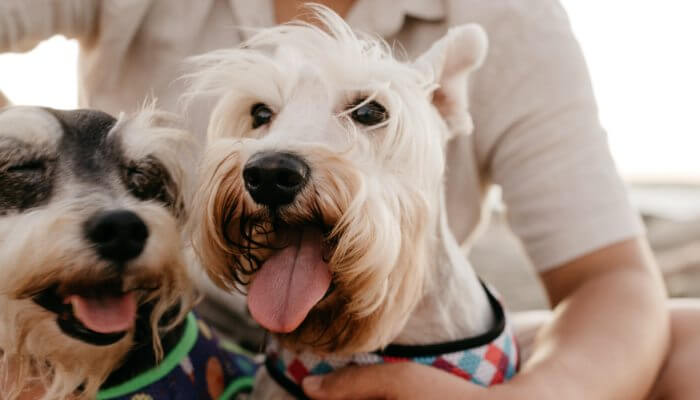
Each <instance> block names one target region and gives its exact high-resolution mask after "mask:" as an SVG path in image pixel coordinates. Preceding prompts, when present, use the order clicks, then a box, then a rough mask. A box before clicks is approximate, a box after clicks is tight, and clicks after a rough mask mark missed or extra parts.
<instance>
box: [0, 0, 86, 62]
mask: <svg viewBox="0 0 700 400" xmlns="http://www.w3.org/2000/svg"><path fill="white" fill-rule="evenodd" d="M98 9H99V1H98V0H2V1H0V52H7V51H13V52H22V51H28V50H31V49H32V48H33V47H34V46H36V45H37V44H38V43H39V42H40V41H42V40H45V39H47V38H49V37H51V36H53V35H64V36H66V37H68V38H71V39H79V40H83V39H86V38H87V37H88V36H89V35H91V34H92V33H93V32H94V31H95V27H96V25H97V23H96V21H97V18H98Z"/></svg>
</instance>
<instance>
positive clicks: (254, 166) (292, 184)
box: [243, 152, 309, 207]
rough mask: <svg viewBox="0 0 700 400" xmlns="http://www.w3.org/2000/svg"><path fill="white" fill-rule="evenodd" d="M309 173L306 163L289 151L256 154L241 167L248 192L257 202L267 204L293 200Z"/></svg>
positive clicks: (275, 204) (280, 204) (271, 205)
mask: <svg viewBox="0 0 700 400" xmlns="http://www.w3.org/2000/svg"><path fill="white" fill-rule="evenodd" d="M308 176H309V166H308V164H306V162H304V160H303V159H301V158H300V157H298V156H296V155H294V154H289V153H278V152H264V153H257V154H255V155H253V156H252V157H251V158H250V160H248V162H247V163H246V164H245V167H244V168H243V180H244V181H245V187H246V189H247V190H248V193H250V195H251V196H252V197H253V200H255V202H256V203H258V204H263V205H266V206H270V207H276V206H282V205H285V204H289V203H291V202H292V201H294V198H295V197H296V196H297V194H299V192H300V191H301V189H303V188H304V185H305V184H306V181H307V179H308Z"/></svg>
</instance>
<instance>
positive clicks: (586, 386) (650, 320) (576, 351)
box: [304, 239, 669, 400]
mask: <svg viewBox="0 0 700 400" xmlns="http://www.w3.org/2000/svg"><path fill="white" fill-rule="evenodd" d="M542 278H543V282H544V283H545V287H546V288H547V291H548V293H549V295H550V298H551V299H552V302H553V303H554V304H555V305H556V306H555V311H554V316H553V319H552V321H551V322H550V323H549V324H547V325H545V326H543V328H542V329H541V331H540V333H539V334H538V338H537V340H536V343H535V348H534V352H533V354H532V357H531V358H530V359H529V360H528V362H527V363H525V365H524V366H523V368H522V370H521V371H520V373H519V374H518V375H516V376H515V378H514V379H512V380H511V381H509V382H506V383H504V384H502V385H499V386H494V387H493V388H490V389H483V388H481V387H477V386H475V385H473V384H471V383H469V382H467V381H464V380H462V379H460V378H457V377H455V376H453V375H450V374H446V373H444V372H442V371H440V370H437V369H435V368H431V367H426V366H422V365H418V364H413V363H399V364H385V365H377V366H372V367H363V368H353V369H346V370H345V371H341V372H340V373H336V374H333V375H330V376H328V377H325V378H324V379H320V380H315V381H314V380H309V381H305V382H304V388H305V389H306V391H307V393H308V394H309V395H311V396H312V398H315V399H357V398H361V399H364V398H367V399H370V398H382V399H424V398H451V399H452V398H454V399H468V400H479V399H483V400H506V399H520V398H530V399H538V400H549V399H552V400H559V399H567V400H577V399H600V400H606V399H611V400H612V399H629V400H636V399H644V398H645V396H646V395H647V393H648V391H649V389H650V388H651V385H652V384H653V382H654V380H655V377H656V374H657V372H658V369H659V367H660V366H661V364H662V362H663V359H664V356H665V354H666V349H667V346H668V340H669V322H668V315H667V311H666V304H665V293H664V290H663V285H662V284H661V279H660V277H659V275H658V273H657V272H656V269H655V266H654V262H653V259H652V257H651V255H650V254H649V251H648V249H647V246H646V244H645V241H644V240H642V239H629V240H626V241H623V242H620V243H616V244H613V245H611V246H608V247H606V248H603V249H600V250H597V251H594V252H592V253H590V254H588V255H585V256H583V257H581V258H579V259H576V260H574V261H571V262H569V263H567V264H565V265H562V266H561V267H559V268H557V269H554V270H552V271H550V272H547V273H545V274H543V276H542Z"/></svg>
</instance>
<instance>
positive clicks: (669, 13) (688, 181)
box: [0, 0, 700, 309]
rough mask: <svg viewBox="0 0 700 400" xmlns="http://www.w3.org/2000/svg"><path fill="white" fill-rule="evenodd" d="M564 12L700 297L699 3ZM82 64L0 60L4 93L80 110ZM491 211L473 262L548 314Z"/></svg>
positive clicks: (624, 148)
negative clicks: (79, 72)
mask: <svg viewBox="0 0 700 400" xmlns="http://www.w3.org/2000/svg"><path fill="white" fill-rule="evenodd" d="M562 4H563V5H564V7H565V8H566V9H567V11H568V13H569V17H570V19H571V23H572V25H573V28H574V32H575V33H576V35H577V37H578V39H579V41H580V43H581V46H582V48H583V51H584V54H585V56H586V59H587V61H588V65H589V68H590V71H591V76H592V80H593V86H594V89H595V91H596V95H597V98H598V102H599V106H600V117H601V120H602V122H603V125H604V126H605V127H606V129H607V130H608V134H609V141H610V147H611V149H612V153H613V156H614V158H615V160H616V162H617V165H618V168H619V170H620V173H621V174H622V176H623V177H624V179H625V180H626V182H627V183H628V186H629V190H630V196H631V199H632V201H633V202H634V204H635V205H636V206H637V207H638V208H639V210H640V212H641V213H642V215H643V216H644V220H645V222H646V224H647V227H648V233H649V238H650V241H651V243H652V247H653V249H654V251H655V253H656V255H657V258H658V260H659V264H660V266H661V268H662V270H663V273H664V276H665V277H666V282H667V284H668V288H669V291H670V292H671V294H672V295H674V296H700V118H699V117H698V115H699V114H698V107H700V51H698V49H700V43H698V41H700V24H698V23H697V19H698V17H700V2H697V1H688V0H667V1H665V2H663V3H660V2H657V1H647V0H617V1H614V2H613V1H607V0H587V1H581V0H562ZM77 55H78V46H77V43H75V42H73V41H68V40H65V39H64V38H62V37H54V38H52V39H50V40H48V41H45V42H43V43H42V44H41V45H39V46H38V47H37V48H35V49H34V50H33V51H31V52H29V53H26V54H2V55H0V88H1V89H2V91H4V92H5V94H6V95H7V96H8V97H9V98H10V99H11V100H12V101H13V102H15V103H17V104H39V105H45V106H51V107H56V108H74V107H76V106H77V80H76V70H77ZM492 203H493V215H492V218H491V224H490V225H489V227H488V229H486V230H485V233H484V235H483V236H482V238H481V239H480V240H479V241H478V242H477V243H476V245H475V247H474V248H473V249H472V250H471V253H470V258H471V259H472V260H473V261H474V265H475V267H477V269H478V270H479V273H480V274H481V275H482V276H483V277H484V278H485V279H487V280H489V281H491V282H493V283H494V284H495V285H496V286H497V287H499V288H500V289H501V292H502V293H503V294H504V295H505V297H506V301H507V302H508V303H509V306H510V307H511V308H512V309H528V308H533V307H542V306H545V305H546V299H545V296H544V295H543V292H542V289H541V288H540V286H539V284H538V283H537V281H536V279H535V277H534V275H533V274H532V270H531V267H530V265H529V263H528V261H527V258H526V257H525V255H524V253H523V251H522V249H521V247H520V245H519V243H518V241H517V240H516V239H515V238H514V237H513V236H512V234H511V233H510V231H509V230H508V227H507V224H506V222H505V219H506V218H505V213H506V212H507V210H505V209H504V207H502V206H501V205H500V202H499V196H498V192H497V191H495V192H494V193H493V196H492ZM514 265H517V266H520V268H519V269H518V271H519V274H514V273H513V272H512V271H513V266H514ZM505 271H508V273H505Z"/></svg>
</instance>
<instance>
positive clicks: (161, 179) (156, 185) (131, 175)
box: [124, 158, 173, 205]
mask: <svg viewBox="0 0 700 400" xmlns="http://www.w3.org/2000/svg"><path fill="white" fill-rule="evenodd" d="M124 182H125V183H126V186H127V187H128V189H129V192H131V194H132V195H133V196H134V197H136V198H138V199H141V200H157V201H160V202H162V203H165V204H166V205H172V202H173V198H172V197H173V196H172V195H171V193H170V191H169V187H168V185H169V183H170V176H169V175H168V173H167V172H166V171H165V169H163V167H162V166H161V165H160V163H158V162H157V161H155V160H153V159H150V158H149V159H146V160H143V161H140V162H138V163H132V164H130V165H128V166H126V167H125V168H124Z"/></svg>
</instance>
